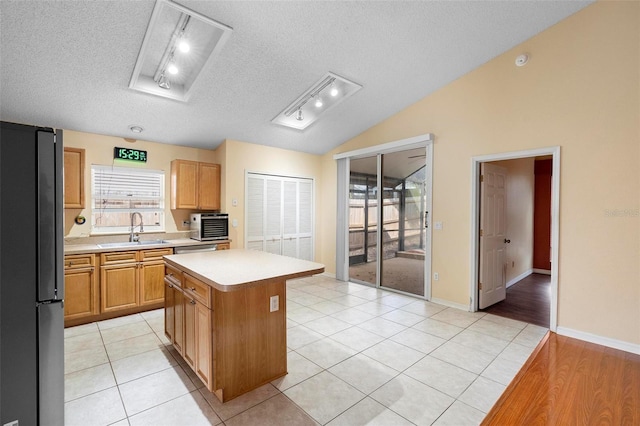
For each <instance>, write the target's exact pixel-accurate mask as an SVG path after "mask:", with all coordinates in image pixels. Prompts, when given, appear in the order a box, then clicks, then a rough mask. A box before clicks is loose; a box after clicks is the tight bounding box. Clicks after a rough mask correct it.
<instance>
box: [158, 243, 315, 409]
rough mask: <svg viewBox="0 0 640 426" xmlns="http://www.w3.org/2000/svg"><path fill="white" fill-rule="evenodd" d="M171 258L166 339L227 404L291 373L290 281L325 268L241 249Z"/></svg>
mask: <svg viewBox="0 0 640 426" xmlns="http://www.w3.org/2000/svg"><path fill="white" fill-rule="evenodd" d="M164 259H165V334H166V336H167V338H169V339H170V340H171V342H172V343H173V345H174V347H175V348H176V350H177V351H178V352H180V354H181V355H182V357H183V358H184V360H185V361H186V362H187V364H189V366H190V367H191V368H192V369H193V370H194V372H195V373H196V374H197V375H198V377H199V378H200V380H202V381H203V383H204V384H205V385H206V386H207V388H208V389H209V390H210V391H211V392H213V393H214V394H215V395H216V396H217V398H218V399H219V400H220V401H222V402H226V401H229V400H230V399H233V398H235V397H237V396H239V395H242V394H244V393H246V392H249V391H251V390H253V389H256V388H257V387H259V386H262V385H264V384H265V383H268V382H270V381H272V380H275V379H277V378H278V377H282V376H284V375H285V374H287V317H286V281H287V280H288V279H292V278H300V277H305V276H310V275H315V274H319V273H322V272H324V266H323V265H321V264H319V263H314V262H309V261H305V260H300V259H295V258H291V257H285V256H279V255H275V254H270V253H265V252H260V251H253V250H241V249H234V250H225V251H219V252H218V251H214V252H199V253H189V254H178V255H169V256H164Z"/></svg>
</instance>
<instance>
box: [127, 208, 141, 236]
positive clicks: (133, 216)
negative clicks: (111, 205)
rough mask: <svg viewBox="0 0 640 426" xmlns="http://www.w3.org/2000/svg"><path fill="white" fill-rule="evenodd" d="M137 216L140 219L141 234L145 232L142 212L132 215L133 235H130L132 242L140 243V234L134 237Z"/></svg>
mask: <svg viewBox="0 0 640 426" xmlns="http://www.w3.org/2000/svg"><path fill="white" fill-rule="evenodd" d="M136 215H138V217H139V218H140V232H144V224H143V223H142V214H141V213H140V212H133V213H131V234H130V235H129V241H130V242H138V241H139V240H140V236H139V235H138V234H136V235H133V230H134V229H135V226H134V225H133V222H134V218H135V217H136Z"/></svg>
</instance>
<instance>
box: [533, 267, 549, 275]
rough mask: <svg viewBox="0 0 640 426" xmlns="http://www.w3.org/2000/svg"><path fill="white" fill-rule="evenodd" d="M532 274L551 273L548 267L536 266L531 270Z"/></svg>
mask: <svg viewBox="0 0 640 426" xmlns="http://www.w3.org/2000/svg"><path fill="white" fill-rule="evenodd" d="M531 271H532V272H533V273H534V274H544V275H551V271H550V270H549V269H538V268H533V269H532V270H531Z"/></svg>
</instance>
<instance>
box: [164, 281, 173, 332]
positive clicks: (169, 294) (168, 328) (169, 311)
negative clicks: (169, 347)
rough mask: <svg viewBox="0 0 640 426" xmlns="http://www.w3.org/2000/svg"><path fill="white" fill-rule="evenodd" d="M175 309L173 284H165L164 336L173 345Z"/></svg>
mask: <svg viewBox="0 0 640 426" xmlns="http://www.w3.org/2000/svg"><path fill="white" fill-rule="evenodd" d="M175 321H176V309H175V297H174V292H173V284H171V283H167V282H165V289H164V335H165V336H167V339H169V341H170V342H171V343H173V339H174V338H175V329H176V324H175Z"/></svg>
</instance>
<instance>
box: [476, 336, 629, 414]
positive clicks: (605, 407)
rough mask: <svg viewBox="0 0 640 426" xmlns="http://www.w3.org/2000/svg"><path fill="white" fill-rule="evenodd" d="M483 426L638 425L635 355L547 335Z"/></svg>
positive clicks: (563, 337)
mask: <svg viewBox="0 0 640 426" xmlns="http://www.w3.org/2000/svg"><path fill="white" fill-rule="evenodd" d="M482 424H483V425H501V426H502V425H596V424H597V425H640V355H636V354H632V353H630V352H624V351H619V350H616V349H612V348H608V347H605V346H600V345H596V344H593V343H588V342H584V341H582V340H576V339H572V338H570V337H565V336H559V335H557V334H555V333H552V332H549V333H548V334H547V336H545V338H544V339H543V340H542V342H541V343H540V345H538V347H537V348H536V350H535V351H534V352H533V353H532V354H531V357H530V358H529V360H528V361H527V362H526V363H525V365H524V366H523V368H522V370H520V372H519V373H518V375H517V376H516V377H515V378H514V379H513V381H512V382H511V384H510V385H509V386H508V387H507V389H506V390H505V392H504V393H503V395H502V396H501V397H500V399H499V400H498V402H497V403H496V404H495V405H494V407H493V408H492V409H491V411H490V412H489V414H487V416H486V417H485V419H484V421H483V423H482Z"/></svg>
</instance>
